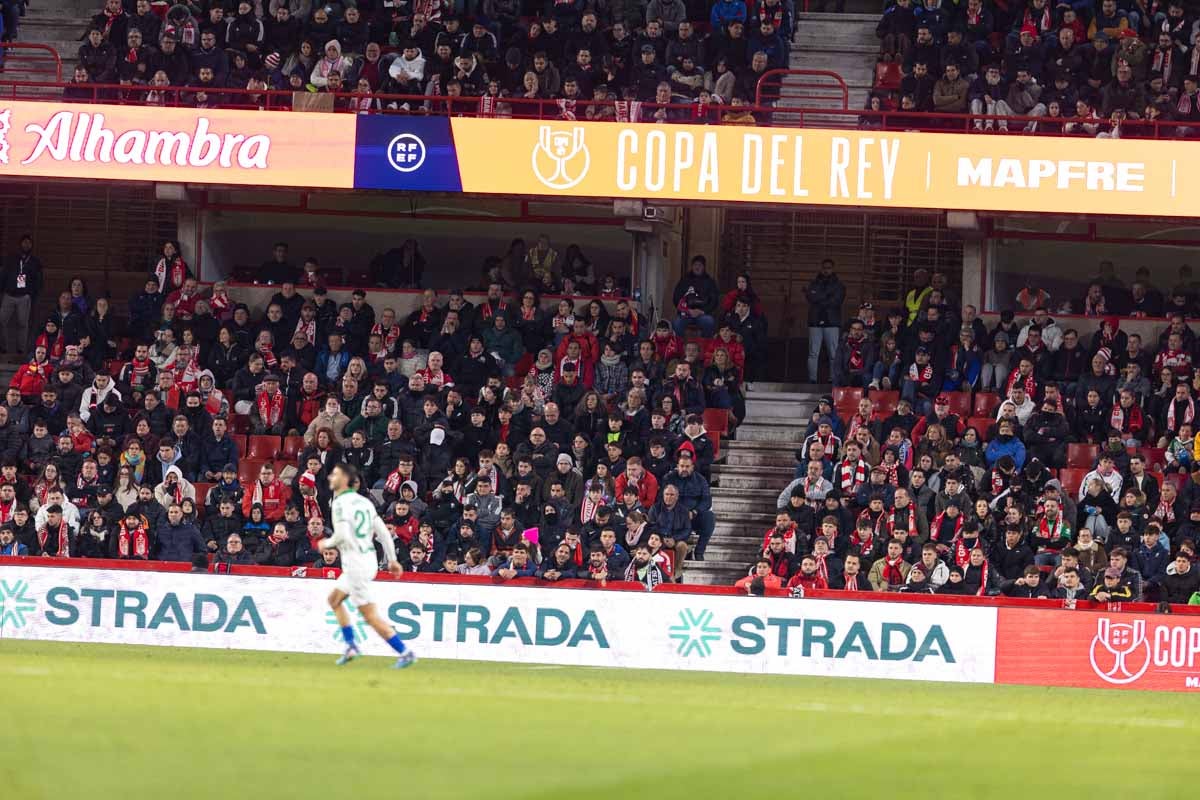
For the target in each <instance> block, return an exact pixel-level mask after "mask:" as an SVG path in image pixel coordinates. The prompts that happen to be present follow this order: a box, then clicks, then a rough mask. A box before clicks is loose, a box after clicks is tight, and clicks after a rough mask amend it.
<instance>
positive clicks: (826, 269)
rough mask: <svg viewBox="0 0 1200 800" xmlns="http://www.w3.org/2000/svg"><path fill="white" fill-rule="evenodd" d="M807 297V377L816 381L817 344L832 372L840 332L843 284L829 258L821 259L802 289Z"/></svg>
mask: <svg viewBox="0 0 1200 800" xmlns="http://www.w3.org/2000/svg"><path fill="white" fill-rule="evenodd" d="M804 297H805V299H806V300H808V379H809V380H810V381H812V382H813V383H819V381H818V380H817V368H818V365H819V363H820V358H821V346H822V344H823V345H824V347H825V350H826V351H827V352H826V358H827V359H829V372H830V374H833V368H834V362H833V359H834V355H835V354H836V353H837V348H838V340H839V339H840V338H841V335H842V303H843V302H845V300H846V287H845V286H844V285H843V284H842V281H841V280H840V279H839V278H838V276H837V275H836V274H834V271H833V259H830V258H827V259H825V260H823V261H822V262H821V268H820V270H819V271H818V272H817V276H816V277H815V278H813V280H812V282H811V283H809V284H808V286H807V287H805V289H804Z"/></svg>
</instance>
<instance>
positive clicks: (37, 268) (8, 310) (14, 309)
mask: <svg viewBox="0 0 1200 800" xmlns="http://www.w3.org/2000/svg"><path fill="white" fill-rule="evenodd" d="M41 288H42V262H41V259H39V258H38V257H37V256H36V255H34V254H33V237H32V236H30V235H29V234H25V235H23V236H22V237H21V244H20V250H19V252H18V253H17V254H16V255H15V256H13V258H12V259H11V260H9V262H8V263H7V264H5V265H4V275H3V277H2V278H0V289H2V290H3V292H4V297H3V299H0V353H12V354H13V355H23V354H24V353H25V351H26V348H28V347H29V313H30V309H31V307H32V306H33V302H34V300H36V299H37V295H38V292H39V291H41ZM14 316H15V317H16V322H17V336H16V338H15V339H13V340H10V339H9V329H10V326H11V325H12V322H13V317H14ZM10 343H11V344H12V345H13V346H12V347H10V346H9V345H10Z"/></svg>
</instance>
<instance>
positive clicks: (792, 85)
mask: <svg viewBox="0 0 1200 800" xmlns="http://www.w3.org/2000/svg"><path fill="white" fill-rule="evenodd" d="M783 100H787V101H788V102H789V103H806V102H814V101H815V102H820V103H824V102H828V101H833V102H836V103H837V105H836V106H834V107H835V108H838V109H841V110H843V111H844V110H848V109H849V108H850V90H849V89H848V88H847V87H846V81H845V80H844V79H843V78H842V76H841V75H839V74H838V73H836V72H831V71H830V70H827V69H769V70H767V71H766V72H764V73H763V74H762V77H760V78H759V79H758V83H756V84H755V85H754V105H756V106H765V105H773V104H774V102H776V101H783ZM790 109H791V106H790V105H784V106H779V107H777V109H776V110H777V113H784V112H786V111H788V110H790Z"/></svg>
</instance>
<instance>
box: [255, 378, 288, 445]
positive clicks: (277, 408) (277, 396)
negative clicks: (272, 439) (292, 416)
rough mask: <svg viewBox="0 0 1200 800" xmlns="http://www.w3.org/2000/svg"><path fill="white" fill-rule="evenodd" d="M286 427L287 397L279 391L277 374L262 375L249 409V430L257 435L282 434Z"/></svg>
mask: <svg viewBox="0 0 1200 800" xmlns="http://www.w3.org/2000/svg"><path fill="white" fill-rule="evenodd" d="M286 427H287V398H286V397H284V395H283V392H281V391H279V376H278V375H276V374H275V373H273V372H269V373H267V375H266V376H265V377H263V380H262V384H260V386H259V389H258V392H257V393H256V394H255V396H254V406H253V407H252V408H251V409H250V430H251V431H252V432H253V433H254V434H256V435H259V436H270V435H274V436H282V435H283V434H284V429H285V428H286Z"/></svg>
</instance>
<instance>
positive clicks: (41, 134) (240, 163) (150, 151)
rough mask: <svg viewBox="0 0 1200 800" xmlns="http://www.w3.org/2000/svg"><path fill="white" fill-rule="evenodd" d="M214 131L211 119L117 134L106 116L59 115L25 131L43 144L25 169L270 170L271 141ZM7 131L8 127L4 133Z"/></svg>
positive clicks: (259, 136)
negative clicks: (43, 164)
mask: <svg viewBox="0 0 1200 800" xmlns="http://www.w3.org/2000/svg"><path fill="white" fill-rule="evenodd" d="M3 113H4V114H8V111H5V112H3ZM5 119H6V118H5ZM211 127H212V123H211V122H210V121H209V118H208V117H203V116H202V117H198V118H197V119H196V121H195V127H194V128H192V130H190V131H188V130H184V131H180V130H172V131H158V130H143V129H138V128H134V129H132V130H124V131H116V130H113V129H111V128H109V127H108V126H106V125H105V116H104V114H101V113H96V114H93V113H89V112H86V111H80V112H76V111H59V112H57V113H56V114H54V115H53V116H51V117H50V119H49V120H48V121H47V122H46V124H45V125H40V124H38V123H36V122H31V123H29V124H27V125H26V126H25V132H26V133H28V134H33V135H35V136H37V141H36V142H35V143H34V145H33V149H32V150H31V151H30V153H29V155H28V156H27V157H26V158H25V160H24V161H22V162H21V164H22V165H28V164H33V163H35V162H36V161H38V160H39V159H42V158H45V159H49V160H51V161H75V162H93V163H100V164H149V165H155V164H158V165H162V166H175V167H196V168H204V167H212V166H220V167H223V168H226V169H229V168H234V167H237V168H239V169H264V170H265V169H267V158H268V155H269V154H270V150H271V137H270V136H267V135H266V134H254V135H250V136H247V135H245V134H241V133H214V132H213V131H212V130H210V128H211ZM7 128H8V125H7V123H6V124H5V125H4V126H3V128H2V129H0V133H2V132H3V131H6V130H7ZM5 163H7V159H5Z"/></svg>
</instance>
